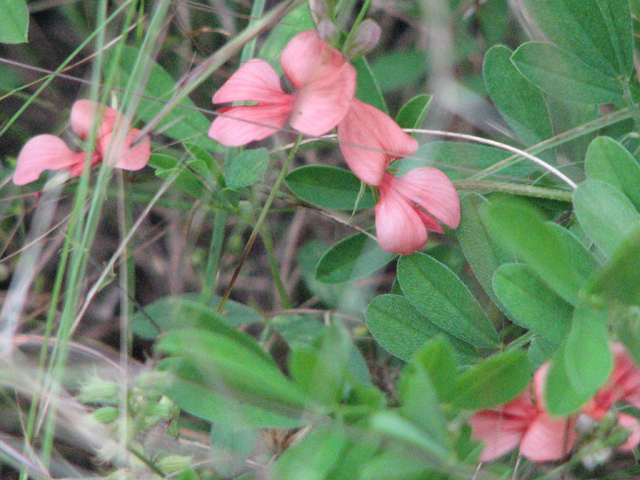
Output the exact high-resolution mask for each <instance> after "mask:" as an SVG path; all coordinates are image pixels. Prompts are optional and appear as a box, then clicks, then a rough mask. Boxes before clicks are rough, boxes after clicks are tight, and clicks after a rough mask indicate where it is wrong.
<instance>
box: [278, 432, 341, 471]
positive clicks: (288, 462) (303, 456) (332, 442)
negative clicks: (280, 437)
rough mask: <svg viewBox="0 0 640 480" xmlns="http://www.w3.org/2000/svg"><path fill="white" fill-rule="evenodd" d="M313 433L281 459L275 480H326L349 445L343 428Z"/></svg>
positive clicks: (289, 449) (287, 451)
mask: <svg viewBox="0 0 640 480" xmlns="http://www.w3.org/2000/svg"><path fill="white" fill-rule="evenodd" d="M331 427H332V428H328V427H324V428H323V427H321V428H319V429H317V430H314V431H312V432H311V433H310V434H309V435H308V436H306V437H305V438H303V439H302V441H300V442H299V443H297V444H295V445H294V446H293V447H291V448H288V449H286V450H285V452H284V453H283V454H282V456H281V457H280V458H279V459H278V461H277V462H276V464H275V466H274V467H273V472H272V473H271V476H272V478H277V479H279V480H301V479H304V480H325V479H327V478H331V477H330V476H329V473H330V472H331V470H332V469H333V468H334V466H335V464H336V463H337V462H338V460H339V459H340V455H341V454H342V452H343V451H344V449H345V448H346V446H347V437H346V433H345V431H344V428H340V426H339V425H332V426H331Z"/></svg>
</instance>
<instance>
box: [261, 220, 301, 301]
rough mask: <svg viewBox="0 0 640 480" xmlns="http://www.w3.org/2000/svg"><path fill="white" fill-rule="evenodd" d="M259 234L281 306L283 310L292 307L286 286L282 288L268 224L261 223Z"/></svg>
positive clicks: (282, 284)
mask: <svg viewBox="0 0 640 480" xmlns="http://www.w3.org/2000/svg"><path fill="white" fill-rule="evenodd" d="M260 236H261V238H262V243H263V244H264V248H265V250H266V252H267V258H268V259H269V266H270V267H271V276H272V277H273V281H274V282H275V284H276V289H277V290H278V294H279V295H280V301H281V302H282V308H283V309H285V310H289V309H291V308H293V305H292V304H291V302H290V301H289V298H288V297H287V290H286V288H284V283H283V282H282V277H281V276H280V268H278V261H277V259H276V255H275V249H274V248H273V241H272V240H271V232H270V231H269V226H268V225H267V224H264V225H263V227H262V233H261V235H260Z"/></svg>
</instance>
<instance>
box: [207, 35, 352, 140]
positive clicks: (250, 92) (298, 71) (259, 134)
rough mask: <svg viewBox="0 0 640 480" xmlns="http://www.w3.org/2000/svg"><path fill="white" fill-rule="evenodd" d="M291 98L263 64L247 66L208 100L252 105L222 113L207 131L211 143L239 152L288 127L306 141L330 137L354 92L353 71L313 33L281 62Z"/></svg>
mask: <svg viewBox="0 0 640 480" xmlns="http://www.w3.org/2000/svg"><path fill="white" fill-rule="evenodd" d="M280 65H281V66H282V70H283V71H284V73H285V75H286V76H287V77H288V78H289V80H290V81H291V83H292V84H293V86H294V88H295V90H296V92H295V93H293V94H289V93H285V92H284V91H283V90H282V87H281V86H280V78H279V77H278V74H277V73H276V71H275V70H274V69H273V68H272V67H271V66H270V65H269V64H268V63H267V62H265V61H263V60H260V59H253V60H249V61H248V62H246V63H245V64H244V65H242V67H240V68H239V69H238V71H237V72H235V73H234V74H233V75H232V76H231V77H230V78H229V80H227V81H226V82H225V84H224V85H223V86H222V87H221V88H220V89H219V90H218V91H217V92H216V93H215V95H214V96H213V103H214V104H222V103H231V102H255V105H240V106H231V107H227V108H222V109H220V110H219V113H221V114H223V115H220V116H218V117H217V118H216V119H215V120H214V121H213V124H212V125H211V128H210V129H209V136H210V137H211V138H213V139H214V140H216V141H218V142H220V143H222V144H224V145H227V146H230V147H238V146H241V145H246V144H247V143H249V142H253V141H256V140H262V139H265V138H267V137H268V136H270V135H273V134H274V133H276V132H277V131H278V130H279V129H281V128H282V127H284V126H285V124H286V123H287V121H289V124H290V125H291V128H293V129H294V130H297V131H298V132H300V133H303V134H305V135H312V136H320V135H324V134H326V133H327V132H329V131H331V130H332V129H333V128H335V126H336V125H337V124H338V123H339V122H340V121H341V120H342V118H343V117H344V116H345V114H346V113H347V110H348V109H349V106H350V104H351V100H352V99H353V95H354V93H355V89H356V71H355V68H354V67H353V65H351V64H350V63H349V62H347V60H346V59H345V58H344V57H343V56H342V54H341V53H340V52H338V51H337V50H335V49H334V48H332V47H331V46H330V45H329V44H328V43H326V42H325V41H324V40H322V39H320V38H319V37H318V34H317V33H316V32H315V31H312V30H308V31H304V32H301V33H299V34H298V35H296V36H295V37H293V38H292V39H291V41H290V42H289V43H288V44H287V46H286V47H285V49H284V50H283V52H282V55H281V56H280Z"/></svg>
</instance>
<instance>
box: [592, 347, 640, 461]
mask: <svg viewBox="0 0 640 480" xmlns="http://www.w3.org/2000/svg"><path fill="white" fill-rule="evenodd" d="M611 350H612V352H613V358H614V365H613V372H611V376H610V377H609V380H608V382H607V384H606V385H605V386H604V387H602V388H601V389H600V390H598V392H597V393H596V394H595V395H594V397H593V398H592V399H591V400H590V401H589V403H587V405H586V406H585V407H584V408H583V409H582V412H583V413H584V414H586V415H589V416H590V417H592V418H593V419H594V420H597V421H600V420H602V418H603V417H604V416H605V415H606V414H607V412H609V411H610V410H611V409H612V408H613V407H614V406H615V405H616V404H617V403H619V402H627V403H629V404H631V405H633V406H634V407H636V408H640V369H638V367H637V366H636V364H635V363H634V362H633V360H632V359H631V356H630V355H629V354H628V353H627V351H626V350H625V348H624V346H623V345H622V344H621V343H614V344H612V345H611ZM615 414H616V417H617V418H618V424H619V425H620V426H621V427H623V428H625V429H626V430H628V431H629V432H630V435H629V438H627V441H626V442H625V443H624V444H622V445H621V446H620V447H618V449H619V450H621V451H630V450H633V449H634V448H635V447H637V446H638V444H639V443H640V424H638V420H637V419H636V418H635V417H632V416H631V415H627V414H625V413H618V412H615Z"/></svg>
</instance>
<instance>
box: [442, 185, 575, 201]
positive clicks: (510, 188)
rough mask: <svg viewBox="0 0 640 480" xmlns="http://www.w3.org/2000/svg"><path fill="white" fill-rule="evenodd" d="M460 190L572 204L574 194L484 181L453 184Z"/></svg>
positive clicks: (530, 186)
mask: <svg viewBox="0 0 640 480" xmlns="http://www.w3.org/2000/svg"><path fill="white" fill-rule="evenodd" d="M453 184H454V185H455V187H456V188H457V189H458V190H483V191H489V192H500V193H508V194H511V195H520V196H524V197H535V198H547V199H550V200H559V201H561V202H571V197H572V192H569V191H566V190H553V189H549V188H542V187H534V186H532V185H517V184H514V183H502V182H488V181H482V180H458V181H455V182H453Z"/></svg>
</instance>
